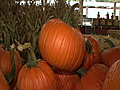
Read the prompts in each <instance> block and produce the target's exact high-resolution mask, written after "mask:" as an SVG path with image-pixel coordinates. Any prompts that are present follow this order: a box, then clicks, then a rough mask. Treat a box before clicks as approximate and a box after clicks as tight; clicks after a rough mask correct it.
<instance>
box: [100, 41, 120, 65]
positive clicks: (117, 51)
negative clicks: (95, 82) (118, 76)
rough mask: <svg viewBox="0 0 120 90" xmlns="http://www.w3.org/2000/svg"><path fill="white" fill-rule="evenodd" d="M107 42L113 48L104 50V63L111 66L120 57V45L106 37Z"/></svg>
mask: <svg viewBox="0 0 120 90" xmlns="http://www.w3.org/2000/svg"><path fill="white" fill-rule="evenodd" d="M106 42H107V43H109V44H110V45H111V48H108V49H105V50H104V51H103V52H102V63H104V64H105V65H106V66H108V67H111V65H112V64H113V63H115V62H116V61H117V60H119V59H120V46H115V45H114V43H113V42H112V41H110V40H109V39H106Z"/></svg>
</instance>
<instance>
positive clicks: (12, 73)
mask: <svg viewBox="0 0 120 90" xmlns="http://www.w3.org/2000/svg"><path fill="white" fill-rule="evenodd" d="M11 55H12V69H11V71H10V73H9V74H7V75H5V78H6V80H7V82H8V83H11V81H12V80H13V79H14V76H15V71H16V65H15V60H14V48H12V49H11Z"/></svg>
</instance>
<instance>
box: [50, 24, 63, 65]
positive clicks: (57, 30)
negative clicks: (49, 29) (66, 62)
mask: <svg viewBox="0 0 120 90" xmlns="http://www.w3.org/2000/svg"><path fill="white" fill-rule="evenodd" d="M57 24H58V25H57V27H58V26H59V27H60V26H61V24H60V23H57ZM61 28H62V27H61ZM61 28H59V29H57V33H56V35H55V36H54V38H55V39H56V38H57V35H58V32H59V31H60V30H61ZM64 36H65V35H64ZM55 39H54V42H53V45H52V48H51V54H52V55H53V52H52V51H53V48H54V44H55V43H56V42H55ZM62 39H63V37H62ZM63 40H64V39H63ZM60 44H61V46H60V48H59V50H58V51H59V52H60V50H61V48H62V44H63V41H62V42H61V43H60ZM59 52H58V54H57V56H56V59H55V61H54V62H55V64H57V62H58V61H57V58H58V56H59ZM58 64H60V63H58Z"/></svg>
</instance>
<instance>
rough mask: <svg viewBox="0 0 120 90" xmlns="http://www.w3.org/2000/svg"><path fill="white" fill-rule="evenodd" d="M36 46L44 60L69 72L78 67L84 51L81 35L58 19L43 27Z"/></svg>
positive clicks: (83, 41)
mask: <svg viewBox="0 0 120 90" xmlns="http://www.w3.org/2000/svg"><path fill="white" fill-rule="evenodd" d="M38 45H39V49H40V53H41V55H42V57H43V59H44V60H46V61H47V62H48V63H49V64H51V65H52V66H54V67H57V68H58V69H62V70H70V71H71V70H75V69H76V68H78V67H79V66H80V64H81V63H82V61H83V58H84V54H85V50H86V47H85V40H84V37H83V35H82V34H81V33H80V32H78V31H77V30H75V29H74V28H73V27H71V26H69V25H67V24H66V23H65V22H63V21H61V20H60V19H52V20H49V21H48V22H46V23H45V24H44V25H43V27H42V29H41V31H40V35H39V40H38Z"/></svg>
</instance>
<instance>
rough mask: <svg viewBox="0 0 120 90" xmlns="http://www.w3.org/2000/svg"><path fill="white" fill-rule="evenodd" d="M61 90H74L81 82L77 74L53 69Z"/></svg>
mask: <svg viewBox="0 0 120 90" xmlns="http://www.w3.org/2000/svg"><path fill="white" fill-rule="evenodd" d="M53 71H54V73H55V77H56V80H57V83H58V88H59V90H74V89H75V87H76V84H77V83H78V81H79V80H80V77H79V76H78V74H77V73H72V72H71V71H65V70H59V69H56V68H53Z"/></svg>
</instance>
